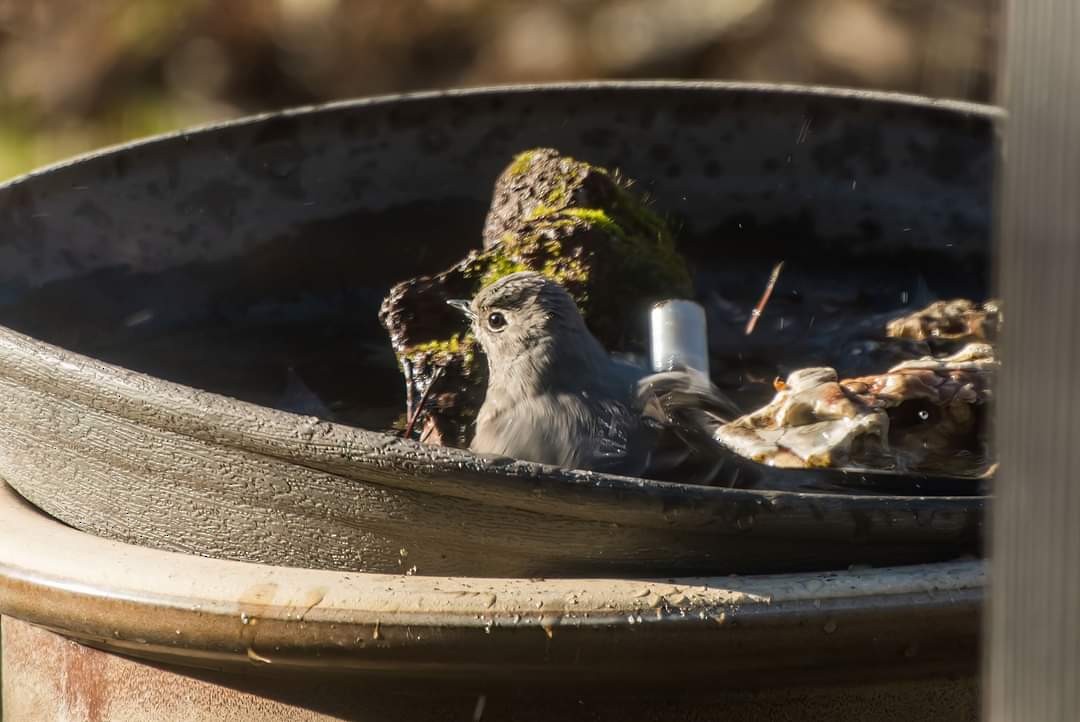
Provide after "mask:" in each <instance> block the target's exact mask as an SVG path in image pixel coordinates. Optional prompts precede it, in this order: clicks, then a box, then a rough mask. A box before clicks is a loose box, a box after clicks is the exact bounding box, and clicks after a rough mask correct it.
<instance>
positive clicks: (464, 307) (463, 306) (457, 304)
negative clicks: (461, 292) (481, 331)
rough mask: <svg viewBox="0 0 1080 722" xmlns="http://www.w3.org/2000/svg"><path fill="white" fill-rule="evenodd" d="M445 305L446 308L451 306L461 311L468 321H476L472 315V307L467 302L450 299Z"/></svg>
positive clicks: (473, 314)
mask: <svg viewBox="0 0 1080 722" xmlns="http://www.w3.org/2000/svg"><path fill="white" fill-rule="evenodd" d="M446 303H447V305H448V306H453V307H454V308H456V309H457V310H459V311H461V312H462V313H463V314H465V317H466V318H468V319H469V320H470V321H475V320H476V314H475V313H473V310H472V305H471V304H470V303H469V302H468V301H466V300H464V299H460V298H451V299H449V300H448V301H447V302H446Z"/></svg>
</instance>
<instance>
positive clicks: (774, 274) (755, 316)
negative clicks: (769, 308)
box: [746, 261, 784, 336]
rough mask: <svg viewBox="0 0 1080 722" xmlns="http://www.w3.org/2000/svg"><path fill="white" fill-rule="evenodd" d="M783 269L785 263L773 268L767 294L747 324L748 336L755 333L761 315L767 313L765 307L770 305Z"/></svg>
mask: <svg viewBox="0 0 1080 722" xmlns="http://www.w3.org/2000/svg"><path fill="white" fill-rule="evenodd" d="M783 267H784V262H783V261H780V262H779V263H777V264H776V265H775V266H773V269H772V273H771V274H770V275H769V283H768V284H767V285H766V286H765V293H763V294H761V300H760V301H758V305H757V306H755V307H754V310H753V311H751V312H750V320H749V321H747V322H746V335H747V336H749V335H750V334H752V333H753V332H754V327H755V326H757V322H758V319H759V318H761V314H762V313H763V312H764V311H765V306H766V304H768V303H769V298H770V297H772V293H773V289H774V288H776V279H778V278H780V269H782V268H783Z"/></svg>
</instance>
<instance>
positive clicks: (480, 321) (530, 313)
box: [449, 271, 603, 375]
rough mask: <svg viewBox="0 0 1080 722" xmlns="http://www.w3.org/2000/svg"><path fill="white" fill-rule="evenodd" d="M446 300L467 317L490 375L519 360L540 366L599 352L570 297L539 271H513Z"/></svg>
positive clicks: (542, 367)
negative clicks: (465, 297) (469, 295)
mask: <svg viewBox="0 0 1080 722" xmlns="http://www.w3.org/2000/svg"><path fill="white" fill-rule="evenodd" d="M449 303H450V305H452V306H454V307H455V308H458V309H459V310H461V311H462V312H463V313H464V314H465V315H466V316H468V317H469V319H470V321H471V322H472V327H473V333H474V334H475V335H476V338H477V340H478V341H479V342H480V345H481V346H483V348H484V353H485V354H486V355H487V357H488V366H489V368H490V369H491V370H492V373H493V375H494V373H495V372H497V371H498V370H500V369H503V368H508V369H509V368H513V367H515V366H517V365H518V364H517V363H516V362H518V361H520V360H526V361H527V362H528V363H529V364H531V365H533V366H535V367H538V370H540V371H543V370H544V369H545V368H546V367H548V366H550V365H551V364H552V363H553V362H557V361H559V360H564V359H565V360H569V359H572V358H573V357H575V356H580V355H581V354H595V353H596V352H597V351H599V352H600V353H603V349H602V348H601V347H600V345H599V343H598V342H597V341H596V339H594V338H593V337H592V334H590V333H589V331H588V329H587V328H586V326H585V321H584V320H583V319H582V317H581V313H580V312H579V311H578V307H577V304H576V303H575V302H574V299H573V297H572V296H571V295H570V294H569V293H568V292H567V291H566V289H565V288H563V287H562V286H561V285H559V284H558V283H556V282H555V281H552V280H551V279H549V278H546V277H544V276H542V275H541V274H539V273H534V272H532V271H522V272H520V273H513V274H510V275H509V276H505V277H503V278H501V279H499V280H498V281H496V282H495V283H493V284H492V285H490V286H488V287H487V288H485V289H483V290H482V291H480V293H478V294H477V295H476V297H475V298H473V299H472V300H471V301H458V300H455V301H449Z"/></svg>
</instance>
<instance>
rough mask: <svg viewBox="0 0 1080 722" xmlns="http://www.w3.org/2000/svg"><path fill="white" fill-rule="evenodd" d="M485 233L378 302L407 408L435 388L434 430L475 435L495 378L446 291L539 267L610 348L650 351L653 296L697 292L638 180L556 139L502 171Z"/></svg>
mask: <svg viewBox="0 0 1080 722" xmlns="http://www.w3.org/2000/svg"><path fill="white" fill-rule="evenodd" d="M483 238H484V243H483V249H482V250H478V251H473V252H471V253H469V255H467V256H466V257H465V258H464V259H462V260H461V261H459V262H458V263H457V264H455V265H454V266H453V267H451V268H449V269H447V270H446V271H443V272H442V273H439V274H436V275H434V276H422V277H419V278H414V279H410V280H408V281H405V282H403V283H400V284H398V285H397V286H395V287H394V288H393V289H391V291H390V294H389V295H388V296H387V298H386V299H385V300H384V301H383V304H382V308H381V309H380V311H379V319H380V321H381V322H382V324H383V326H384V327H385V328H386V329H387V331H388V332H389V334H390V339H391V343H392V344H393V347H394V351H395V353H396V354H397V357H398V360H399V362H400V364H401V366H402V369H403V373H404V374H405V377H406V379H405V380H406V385H407V388H408V390H409V398H410V402H409V408H408V409H407V414H406V415H409V414H411V413H412V411H413V410H414V409H415V407H416V406H418V405H420V404H421V399H422V398H424V397H425V395H426V401H427V402H428V403H427V405H426V406H425V408H426V418H425V419H424V424H423V427H424V428H425V432H424V435H423V436H422V438H424V439H425V440H426V441H434V440H435V439H439V440H441V441H440V443H443V444H449V445H457V446H463V445H466V444H467V443H468V434H469V425H470V423H471V421H472V420H473V419H474V418H475V415H476V412H477V410H478V409H479V406H480V404H481V403H482V402H483V395H484V388H485V386H486V374H487V369H486V367H485V364H484V362H483V359H482V356H481V353H482V352H481V351H480V349H479V346H478V345H477V343H476V341H475V339H473V338H472V336H471V335H470V334H469V331H468V325H467V323H466V322H465V320H464V319H463V318H462V317H461V315H460V314H459V313H458V312H457V311H455V310H454V309H453V308H451V307H449V306H447V305H446V301H447V300H449V299H452V298H465V299H467V298H471V297H472V296H474V295H476V293H477V292H478V291H479V290H480V289H482V288H484V287H486V286H488V285H490V284H492V283H494V282H495V281H497V280H499V279H500V278H502V277H503V276H506V275H509V274H511V273H514V272H517V271H524V270H532V271H537V272H540V273H543V274H544V275H545V276H548V277H549V278H552V279H554V280H556V281H558V282H559V283H560V284H562V285H563V286H564V287H565V288H566V289H567V290H568V291H569V292H570V294H571V295H572V296H573V297H574V299H575V301H577V303H578V306H579V307H580V309H581V311H582V314H583V316H584V317H585V321H586V323H587V324H588V326H589V328H590V330H591V331H592V332H593V334H594V335H595V336H596V337H597V338H598V339H599V340H600V342H601V343H602V344H604V346H605V347H607V348H608V349H610V350H620V351H630V352H635V351H636V352H641V351H644V350H645V347H646V346H645V344H646V333H647V330H646V325H645V319H646V314H645V308H646V307H647V306H648V304H649V303H650V302H652V301H655V300H659V299H664V298H687V297H690V296H691V294H692V292H693V286H692V283H691V278H690V273H689V271H688V269H687V266H686V263H685V261H684V260H683V258H682V257H681V256H680V255H679V253H678V252H677V250H676V248H675V244H674V241H673V240H672V237H671V233H670V231H669V230H668V228H667V226H666V225H665V223H664V222H663V221H662V220H661V219H660V218H659V217H658V216H657V215H656V214H654V213H653V212H652V211H650V210H649V209H648V208H647V206H646V203H645V201H644V199H642V198H641V197H639V196H638V195H637V194H635V193H634V192H633V191H632V190H631V184H630V182H629V181H628V180H626V179H623V178H621V177H619V176H618V175H617V174H616V173H614V172H611V171H609V170H607V169H605V168H601V167H599V166H594V165H590V164H589V163H585V162H583V161H579V160H576V159H574V158H570V157H567V156H564V155H560V154H559V153H558V152H557V151H555V150H551V149H546V148H545V149H536V150H531V151H527V152H525V153H521V154H520V155H518V156H517V157H516V158H514V160H513V162H511V163H510V165H509V166H508V167H507V168H506V169H505V170H504V171H503V173H502V174H501V175H500V176H499V178H498V180H497V181H496V183H495V192H494V199H493V202H492V206H491V209H490V211H489V213H488V216H487V220H486V223H485V227H484V234H483ZM437 369H441V371H439V372H438V377H437V379H436V381H435V383H434V386H432V388H431V390H430V392H429V391H428V387H429V386H430V385H431V384H432V378H433V377H435V375H436V370H437Z"/></svg>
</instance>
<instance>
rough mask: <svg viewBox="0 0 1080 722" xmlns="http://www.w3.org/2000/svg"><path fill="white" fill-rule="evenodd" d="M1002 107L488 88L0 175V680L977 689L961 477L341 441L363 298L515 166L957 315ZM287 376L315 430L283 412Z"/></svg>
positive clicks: (727, 278)
mask: <svg viewBox="0 0 1080 722" xmlns="http://www.w3.org/2000/svg"><path fill="white" fill-rule="evenodd" d="M996 117H997V115H996V111H994V110H993V109H989V108H985V107H979V106H971V105H963V104H954V103H940V102H931V101H926V100H922V99H915V98H906V97H898V96H889V95H875V94H867V93H855V92H840V91H831V90H815V89H805V88H781V87H755V86H740V85H726V84H685V83H629V84H627V83H616V84H590V85H578V86H567V87H538V88H512V89H497V90H481V91H468V92H456V93H449V94H433V95H421V96H410V97H404V98H387V99H376V100H372V101H361V102H354V103H343V104H337V105H332V106H326V107H320V108H312V109H303V110H297V111H290V112H286V113H277V114H272V115H267V116H260V117H255V118H250V119H246V120H243V121H238V122H235V123H228V124H224V125H221V126H216V127H212V128H208V129H202V130H197V131H192V132H189V133H181V134H177V135H173V136H169V137H164V138H159V139H152V140H149V141H147V142H143V143H137V144H134V145H130V146H125V147H122V148H118V149H114V150H109V151H105V152H102V153H98V154H94V155H92V156H88V157H86V158H82V159H77V160H75V161H73V162H71V163H67V164H61V165H59V166H55V167H53V168H49V169H46V170H44V171H41V172H39V173H35V174H31V175H30V176H26V177H23V178H20V179H17V180H15V181H12V182H10V183H8V184H6V185H4V186H2V187H0V239H2V240H0V324H3V326H6V327H7V328H0V398H4V406H5V417H4V421H3V423H4V425H5V428H4V434H2V435H0V478H3V479H5V480H6V481H7V483H8V484H10V485H11V487H12V488H13V489H14V490H16V491H17V492H18V494H19V495H21V496H22V497H25V499H27V500H29V501H30V502H32V503H33V504H34V505H35V506H36V507H38V508H40V509H41V510H43V511H44V512H46V513H47V514H49V515H51V517H52V518H49V517H47V516H45V515H44V514H42V513H41V511H37V510H36V509H35V508H34V507H31V506H30V505H28V504H27V503H26V502H24V501H23V500H22V499H21V498H20V497H19V496H18V495H16V494H15V493H14V492H13V491H11V490H5V491H4V493H3V496H2V498H0V516H2V517H3V519H4V522H3V524H0V530H2V531H0V534H3V536H4V538H6V539H8V540H9V542H10V541H14V540H16V539H18V540H19V544H18V545H14V544H11V543H9V544H6V545H3V546H2V547H0V549H2V552H0V610H2V611H3V612H4V614H5V615H7V619H6V620H5V625H6V626H5V638H6V639H7V637H8V636H10V637H11V638H12V639H14V640H16V643H15V645H14V646H11V643H8V644H6V646H5V665H6V666H5V688H6V690H8V691H13V692H12V694H13V695H14V698H15V699H16V701H18V700H21V701H22V703H26V700H27V699H29V697H28V695H30V694H31V692H30V691H28V690H29V689H30V687H29V686H26V685H23V686H19V685H20V684H21V683H20V681H19V679H17V678H15V679H14V680H13V679H12V678H11V677H10V675H12V674H15V675H16V676H17V675H18V672H17V670H15V669H14V668H13V666H12V665H13V664H14V662H12V660H13V659H14V658H15V657H14V656H13V655H16V654H18V653H19V652H20V650H21V651H22V652H23V653H25V652H26V650H27V648H28V646H30V647H32V646H33V645H35V644H39V643H44V642H42V641H41V640H40V639H37V638H35V637H33V635H34V634H48V633H46V632H40V631H34V630H33V629H32V628H29V627H25V625H22V623H21V622H19V621H17V620H24V621H26V622H31V623H33V624H38V625H42V626H44V627H47V628H49V629H52V630H55V631H57V632H60V633H62V634H65V635H68V636H70V637H73V638H75V639H78V640H80V641H81V642H84V643H85V644H88V645H91V646H93V647H96V648H100V649H105V650H110V651H112V652H119V653H122V654H125V655H132V656H136V657H142V658H145V659H151V660H155V661H157V662H164V663H168V664H170V665H181V666H187V665H194V666H196V667H203V668H211V669H214V670H219V671H221V673H229V674H232V673H236V672H237V671H240V672H243V673H245V674H249V675H252V674H253V675H256V676H259V675H266V674H271V675H273V674H278V673H281V672H286V673H288V674H291V675H294V676H298V678H301V679H304V678H307V677H311V678H312V679H316V678H322V677H323V676H325V678H327V679H329V678H335V677H337V676H340V675H347V676H356V675H368V676H371V675H380V674H382V675H390V676H392V677H394V678H396V679H402V678H415V677H446V678H452V679H456V680H459V681H460V679H461V678H466V679H469V678H471V679H472V680H473V681H475V680H476V678H477V677H482V678H484V679H491V680H493V681H494V680H496V679H501V680H502V681H505V682H514V681H521V680H522V679H524V678H526V677H534V678H536V679H541V678H544V679H560V678H564V677H565V675H567V674H574V673H575V670H585V672H584V673H585V676H586V677H588V678H589V679H596V680H597V681H601V680H608V681H612V680H616V679H622V680H627V679H637V680H641V679H655V678H656V671H655V670H653V669H646V668H645V667H644V666H643V665H642V664H640V662H639V660H640V659H642V658H645V657H646V656H647V657H653V656H654V655H655V654H656V652H657V651H660V652H661V654H663V650H664V649H670V650H672V654H674V653H675V650H678V655H679V658H680V659H682V660H685V666H686V668H687V669H680V670H679V672H678V676H679V678H680V679H684V680H690V679H699V680H700V679H701V678H703V677H709V678H713V676H714V675H719V674H722V675H724V676H725V679H726V680H727V682H728V683H729V684H730V685H734V686H740V685H742V686H747V685H749V684H750V683H751V682H753V683H754V684H758V683H761V682H762V681H763V677H765V678H768V681H769V683H770V684H781V685H789V684H792V683H794V682H795V681H796V680H804V681H805V680H807V679H810V680H818V679H823V678H826V677H833V678H840V679H845V680H848V681H853V680H854V676H853V675H854V673H855V671H856V670H858V671H859V673H860V674H859V676H860V678H863V677H865V678H868V679H869V678H872V677H875V675H878V678H880V677H884V678H887V679H891V680H896V679H899V678H901V677H906V676H915V677H918V676H924V677H925V676H926V675H928V674H929V675H932V674H941V673H943V672H946V671H947V672H949V673H952V672H959V673H965V674H967V673H970V672H971V671H972V670H973V669H974V668H975V664H976V662H975V640H976V636H977V631H978V619H977V612H978V604H979V600H980V598H981V585H982V567H981V562H980V561H976V560H968V561H954V560H956V559H957V558H958V557H962V556H965V555H971V554H977V553H978V550H979V545H980V536H981V527H982V519H983V510H984V505H985V501H986V500H985V497H983V496H980V495H979V494H978V493H977V492H976V491H974V490H973V488H961V489H960V491H959V492H958V491H957V490H956V489H954V488H951V487H934V486H933V484H932V480H924V481H923V482H921V483H920V482H919V481H918V480H912V481H910V483H908V484H907V485H906V486H904V488H903V490H902V493H883V492H880V491H879V492H867V491H866V490H862V491H861V493H859V494H848V493H803V492H799V491H777V492H770V491H760V490H744V489H721V488H701V487H690V486H685V485H679V484H661V483H656V482H643V481H641V480H636V479H626V478H620V477H608V476H604V475H600V474H584V473H577V472H570V471H565V470H559V469H551V468H544V467H538V466H535V465H530V464H521V463H506V462H486V461H482V460H478V459H476V458H475V457H472V456H470V455H469V454H467V453H465V452H459V451H456V450H451V449H440V448H431V447H421V446H419V445H417V444H415V443H413V442H407V441H402V440H398V439H394V438H393V437H391V436H389V435H387V434H383V433H380V432H378V431H364V430H361V429H362V428H365V427H366V428H369V429H379V428H385V426H384V424H385V422H386V420H387V419H388V418H389V415H390V414H391V413H393V412H396V411H397V410H399V409H400V408H401V397H402V394H403V392H402V391H401V384H400V380H399V376H398V371H397V369H396V368H395V366H394V361H393V356H392V354H391V352H390V349H389V346H388V344H387V342H386V338H385V334H384V332H383V331H382V329H381V328H380V327H379V326H378V321H377V318H376V311H377V309H378V304H379V302H380V300H381V298H382V296H383V295H384V294H385V292H386V290H387V289H388V288H389V287H390V285H392V284H393V283H394V282H396V281H399V280H402V279H404V278H408V277H410V276H413V275H416V274H417V273H418V272H427V271H436V270H439V269H441V268H443V267H445V266H446V265H448V263H449V262H452V261H453V260H455V259H456V258H457V257H458V256H460V255H461V254H462V252H463V251H464V250H465V249H467V248H468V247H471V246H473V245H476V244H477V243H478V238H479V230H480V228H481V225H482V222H483V215H484V212H485V210H486V206H487V197H488V195H489V194H490V191H491V183H492V182H493V180H494V178H495V177H496V175H497V174H498V172H499V171H500V170H501V168H502V167H503V166H504V165H505V164H506V162H507V161H508V159H509V158H510V157H512V156H513V154H514V153H516V152H518V151H520V150H523V149H526V148H529V147H535V146H549V147H554V148H558V149H559V150H561V151H562V152H565V153H568V154H571V155H575V156H578V157H581V158H583V159H586V160H588V161H590V162H595V163H599V164H603V165H607V166H611V167H619V168H621V169H623V170H624V171H625V172H626V173H627V174H628V175H630V176H631V177H634V178H636V179H637V180H638V182H639V184H640V185H641V186H644V188H645V189H646V190H647V191H648V192H649V194H650V195H651V196H652V197H654V198H655V199H656V205H657V207H658V208H659V209H661V210H663V211H664V212H666V213H668V214H669V215H670V216H671V217H673V218H674V219H676V221H677V223H676V227H677V228H678V229H679V234H678V237H679V238H680V239H681V240H682V242H683V245H682V247H683V249H684V250H685V251H686V252H687V254H688V255H689V257H690V259H691V262H692V265H693V266H694V269H695V272H696V276H697V279H696V280H697V283H698V285H699V287H702V288H710V287H712V286H713V285H715V284H726V286H725V288H727V289H729V290H731V292H732V294H734V297H735V298H737V299H738V300H740V301H741V300H742V298H743V296H741V295H739V294H740V289H743V290H745V292H746V293H747V294H750V295H753V294H754V293H755V292H756V291H754V290H751V289H754V288H755V287H756V288H757V290H759V287H760V282H759V280H758V276H757V275H754V274H759V275H760V270H761V269H764V270H765V271H766V272H767V269H768V268H769V267H770V266H771V264H772V263H773V262H775V260H776V259H778V258H785V259H787V263H788V265H789V267H790V266H792V265H800V266H801V267H802V268H804V269H806V270H805V273H806V274H807V275H806V277H805V279H804V280H806V282H807V283H810V282H813V281H815V279H816V280H817V281H818V282H823V281H824V279H830V278H833V279H835V278H836V277H837V273H838V271H837V268H847V269H848V270H850V269H858V272H859V273H860V274H865V277H866V278H869V279H872V282H873V283H879V284H885V285H884V286H882V288H886V287H887V288H886V290H887V292H888V293H892V292H893V290H892V289H893V287H894V286H895V288H906V287H907V285H911V286H913V287H914V286H915V285H917V284H918V283H923V284H928V285H929V286H930V287H932V288H934V289H935V290H936V289H942V290H941V293H947V294H953V295H978V294H980V293H985V290H986V287H987V270H988V263H989V248H990V237H991V236H990V227H991V214H990V200H991V188H992V178H991V171H992V167H993V159H994V156H993V145H992V141H993V122H994V121H995V119H996ZM740 279H741V280H740ZM919 279H921V280H919ZM868 283H869V282H868ZM890 284H892V285H890ZM885 292H886V291H882V293H885ZM869 295H870V297H871V304H872V303H873V301H874V294H873V292H870V294H869ZM290 369H292V372H291V373H293V374H297V373H298V374H299V375H300V376H301V377H302V379H303V381H304V383H305V384H307V385H308V386H309V387H311V388H312V389H314V390H315V392H317V393H318V394H319V395H320V396H321V397H322V398H323V399H329V400H330V401H331V402H332V403H331V408H332V409H334V411H335V414H336V415H337V418H338V419H339V422H338V423H327V422H319V421H317V420H315V419H312V418H309V417H303V416H299V415H296V414H293V413H289V412H287V411H283V410H281V408H284V406H285V403H284V399H286V397H287V396H288V390H289V384H290V378H291V377H290ZM275 407H281V408H275ZM357 427H359V428H357ZM894 492H895V490H894ZM961 492H963V493H961ZM30 540H40V541H35V542H34V543H33V544H31V543H30ZM38 544H40V545H41V546H38ZM58 550H60V551H58ZM61 551H62V553H61ZM852 565H855V566H854V568H853V570H852V571H847V569H848V567H849V566H852ZM865 565H874V566H876V567H879V568H876V569H871V568H865ZM900 565H903V566H900ZM886 566H889V568H880V567H886ZM830 570H844V571H839V572H836V571H830ZM731 573H739V574H750V575H751V576H746V577H738V578H726V577H719V576H717V575H727V574H731ZM762 574H770V575H772V576H754V575H762ZM776 575H779V576H776ZM540 577H546V578H548V579H547V580H545V579H541V578H540ZM612 577H618V579H614V580H613V579H611V578H612ZM689 577H693V578H689ZM657 579H663V580H665V581H663V582H658V581H655V580H657ZM668 580H670V581H668ZM35 640H36V641H35ZM20 644H21V645H22V646H20ZM87 653H88V654H90V653H91V652H90V651H89V650H88V651H87ZM94 654H97V653H96V652H95V653H94ZM56 659H57V661H56V662H55V664H56V665H61V664H66V663H67V662H64V661H63V660H67V659H68V657H63V656H58V657H57V658H56ZM88 659H89V658H88ZM93 659H94V660H96V661H94V662H92V663H90V662H86V660H83V661H82V662H80V663H81V664H84V665H86V664H91V666H94V665H97V666H96V667H95V668H99V669H103V668H104V667H103V665H106V664H111V662H107V661H103V660H108V659H111V657H109V656H108V655H104V656H103V657H101V658H97V657H94V658H93ZM635 660H638V661H635ZM49 669H52V671H53V672H56V670H55V669H53V668H49ZM147 669H150V668H147ZM154 669H157V668H154ZM780 669H783V670H785V671H783V672H778V670H780ZM222 670H224V671H222ZM48 671H49V670H48V669H47V670H46V672H48ZM158 671H159V672H160V674H162V675H165V674H171V672H166V671H161V670H158ZM684 672H686V673H687V674H685V675H684V674H683V673H684ZM156 673H157V672H155V674H156ZM30 674H31V673H30V672H27V673H26V677H25V679H26V680H29V678H30ZM46 676H47V675H46ZM660 676H664V675H663V674H661V675H660ZM24 681H25V680H24ZM669 681H670V680H669ZM153 683H154V684H157V683H161V684H164V681H163V680H161V679H156V681H155V682H153ZM26 684H27V685H28V684H29V682H27V683H26ZM229 684H231V685H232V686H233V687H236V686H237V685H240V686H243V685H242V684H241V683H240V682H231V683H229ZM244 684H247V683H246V682H245V683H244ZM251 684H256V683H255V682H252V683H251ZM311 684H315V682H311ZM40 687H41V685H37V686H36V687H34V688H35V689H39V688H40ZM42 694H44V693H43V692H42ZM258 694H261V693H258ZM298 694H300V693H298ZM302 696H303V694H301V697H302ZM306 704H307V703H306V702H303V703H302V705H306ZM87 718H88V717H87Z"/></svg>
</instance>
